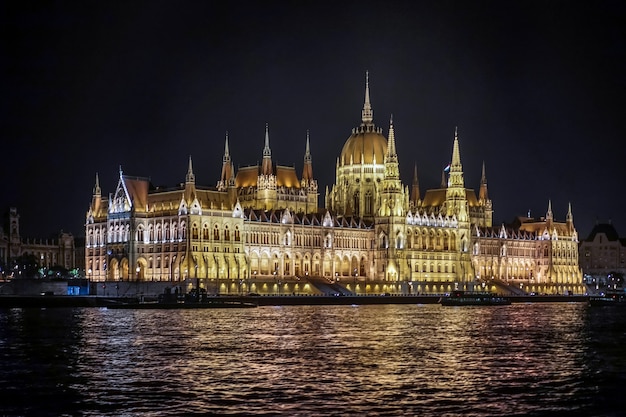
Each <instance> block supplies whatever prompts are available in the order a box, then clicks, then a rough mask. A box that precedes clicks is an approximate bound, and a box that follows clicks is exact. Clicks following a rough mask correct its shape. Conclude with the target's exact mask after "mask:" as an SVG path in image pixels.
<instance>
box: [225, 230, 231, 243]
mask: <svg viewBox="0 0 626 417" xmlns="http://www.w3.org/2000/svg"><path fill="white" fill-rule="evenodd" d="M224 240H225V241H226V242H230V230H228V226H224Z"/></svg>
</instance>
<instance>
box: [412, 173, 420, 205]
mask: <svg viewBox="0 0 626 417" xmlns="http://www.w3.org/2000/svg"><path fill="white" fill-rule="evenodd" d="M419 201H420V183H419V179H418V178H417V164H415V167H414V168H413V184H412V185H411V206H412V207H417V205H418V203H419Z"/></svg>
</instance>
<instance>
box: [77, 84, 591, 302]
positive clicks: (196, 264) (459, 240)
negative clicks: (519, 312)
mask: <svg viewBox="0 0 626 417" xmlns="http://www.w3.org/2000/svg"><path fill="white" fill-rule="evenodd" d="M398 140H402V139H401V138H398ZM451 142H452V143H451V145H452V153H451V158H450V161H451V163H450V166H449V167H448V168H447V169H446V170H445V171H444V172H443V174H442V176H443V177H442V184H441V186H440V188H437V189H429V190H425V192H422V190H420V187H419V181H418V178H417V167H416V168H415V169H414V176H413V179H412V183H411V184H410V185H408V184H404V183H403V182H402V180H401V178H400V169H399V164H400V161H399V159H398V155H397V153H396V137H395V134H394V126H393V120H390V122H389V128H388V130H387V135H386V136H385V134H384V132H383V129H382V128H381V127H378V126H376V125H375V124H374V118H373V110H372V106H371V103H370V94H369V81H368V80H367V79H366V83H365V102H364V105H363V109H362V117H361V123H360V125H359V126H357V127H356V128H354V129H352V134H351V135H350V136H349V137H348V138H347V140H346V141H345V143H344V145H343V149H342V151H341V154H340V155H339V156H338V158H337V161H336V166H335V183H334V184H332V186H331V187H330V189H329V188H328V187H327V188H326V190H325V195H324V206H325V207H324V208H321V207H320V201H319V200H320V198H319V197H320V190H319V188H318V183H317V181H316V179H315V176H314V174H313V159H312V155H311V152H310V145H309V137H308V134H307V137H306V143H305V144H304V158H303V159H304V160H303V168H302V171H301V175H298V174H299V172H297V171H296V169H295V167H293V166H287V165H280V164H277V163H275V162H274V161H273V160H272V151H271V147H270V135H269V128H268V127H267V126H266V128H265V138H264V147H263V155H262V162H261V164H258V163H257V164H256V165H250V166H246V167H240V168H238V169H237V170H235V168H234V164H233V162H232V159H231V153H230V149H229V140H228V136H226V138H225V143H224V153H223V157H222V170H221V175H220V178H219V179H218V180H217V182H216V185H215V186H201V185H199V184H197V183H196V179H195V174H194V167H193V161H192V159H191V157H190V158H189V160H188V162H187V164H186V165H187V166H186V171H187V172H186V175H185V177H184V183H181V185H180V186H177V187H172V188H163V187H155V186H153V185H152V184H151V182H150V180H149V179H148V178H144V177H136V176H129V175H126V174H124V173H123V171H122V169H121V168H120V171H119V181H118V184H117V188H116V189H115V190H114V192H112V193H110V194H109V195H105V196H103V193H102V190H101V188H100V184H99V179H98V174H96V176H95V185H94V188H93V197H92V201H91V204H90V206H89V209H88V211H87V213H86V226H85V242H86V247H85V269H86V271H87V272H86V273H87V276H88V278H90V279H92V280H94V281H102V282H106V281H139V282H141V281H167V282H171V283H173V285H180V286H183V287H184V288H185V290H189V289H190V288H191V287H193V286H200V287H201V288H204V289H206V290H207V291H208V292H210V293H220V294H226V293H231V294H245V293H250V292H253V293H259V294H319V293H320V292H321V293H324V292H326V291H327V290H328V289H331V290H332V291H336V292H338V293H344V294H358V295H370V294H385V293H390V294H441V293H445V292H449V291H452V290H457V289H458V290H490V291H496V292H508V293H515V294H527V293H537V294H568V293H569V294H582V293H584V292H585V287H584V285H583V280H582V271H581V269H580V267H579V262H578V234H577V232H576V229H575V227H574V221H573V215H572V210H571V207H568V209H567V214H566V217H565V221H562V222H558V221H556V220H555V218H554V216H553V212H552V207H551V203H550V202H548V203H547V211H546V213H545V216H544V217H540V218H530V217H517V218H516V219H515V221H513V222H512V223H511V224H507V225H505V224H502V225H494V224H493V221H492V217H493V204H492V201H491V199H490V198H489V195H488V190H487V179H486V174H485V166H484V164H483V166H482V176H481V180H480V184H479V187H478V193H476V192H475V191H474V189H472V188H467V187H466V184H465V180H464V171H463V165H462V164H461V152H460V140H459V137H458V133H457V132H456V131H455V133H454V138H453V140H452V141H451ZM442 157H444V156H442ZM184 169H185V167H184V165H183V167H182V169H181V179H182V174H183V173H184Z"/></svg>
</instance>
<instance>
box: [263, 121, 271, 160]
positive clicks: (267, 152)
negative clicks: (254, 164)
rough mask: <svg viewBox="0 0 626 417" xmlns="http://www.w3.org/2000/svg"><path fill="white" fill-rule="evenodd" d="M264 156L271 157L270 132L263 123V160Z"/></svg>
mask: <svg viewBox="0 0 626 417" xmlns="http://www.w3.org/2000/svg"><path fill="white" fill-rule="evenodd" d="M266 156H267V157H271V156H272V151H271V149H270V131H269V126H268V124H267V123H265V147H264V148H263V158H265V157H266Z"/></svg>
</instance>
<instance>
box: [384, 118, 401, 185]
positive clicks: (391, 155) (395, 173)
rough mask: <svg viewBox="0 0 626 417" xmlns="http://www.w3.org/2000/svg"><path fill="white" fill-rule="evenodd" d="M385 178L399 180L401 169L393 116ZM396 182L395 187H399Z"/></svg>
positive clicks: (390, 123) (386, 157) (390, 122)
mask: <svg viewBox="0 0 626 417" xmlns="http://www.w3.org/2000/svg"><path fill="white" fill-rule="evenodd" d="M384 163H385V179H390V180H399V179H400V169H399V167H398V155H397V154H396V139H395V133H394V131H393V116H391V118H390V119H389V140H388V141H387V152H386V153H385V158H384ZM399 186H400V185H399V184H395V186H394V188H397V187H399Z"/></svg>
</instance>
